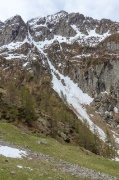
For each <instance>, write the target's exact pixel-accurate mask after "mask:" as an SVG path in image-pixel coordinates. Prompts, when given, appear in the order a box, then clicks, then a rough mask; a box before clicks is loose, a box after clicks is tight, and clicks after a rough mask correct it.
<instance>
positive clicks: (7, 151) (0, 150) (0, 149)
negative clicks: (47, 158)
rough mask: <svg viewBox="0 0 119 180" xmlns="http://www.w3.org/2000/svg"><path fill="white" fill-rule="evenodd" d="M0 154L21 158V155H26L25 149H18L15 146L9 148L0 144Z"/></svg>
mask: <svg viewBox="0 0 119 180" xmlns="http://www.w3.org/2000/svg"><path fill="white" fill-rule="evenodd" d="M0 155H3V156H5V157H10V158H22V156H26V155H27V153H26V151H23V150H19V149H16V148H11V147H8V146H0Z"/></svg>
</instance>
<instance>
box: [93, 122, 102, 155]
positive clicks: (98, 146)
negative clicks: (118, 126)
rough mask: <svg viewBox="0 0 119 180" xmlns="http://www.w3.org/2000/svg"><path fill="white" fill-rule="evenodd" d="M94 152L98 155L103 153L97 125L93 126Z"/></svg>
mask: <svg viewBox="0 0 119 180" xmlns="http://www.w3.org/2000/svg"><path fill="white" fill-rule="evenodd" d="M93 152H94V153H95V154H98V155H99V154H100V153H101V141H100V136H99V132H98V129H97V127H96V125H95V124H94V125H93Z"/></svg>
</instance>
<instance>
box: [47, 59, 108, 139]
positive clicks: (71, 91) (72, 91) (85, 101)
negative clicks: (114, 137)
mask: <svg viewBox="0 0 119 180" xmlns="http://www.w3.org/2000/svg"><path fill="white" fill-rule="evenodd" d="M48 64H49V66H50V69H51V74H52V84H53V89H54V90H55V91H56V92H57V93H58V94H59V96H60V97H61V96H62V95H61V94H63V95H64V96H65V97H66V100H67V103H68V104H69V105H70V106H72V109H74V112H75V114H76V115H77V116H78V118H79V119H81V120H84V119H85V120H87V122H88V123H89V125H90V130H91V131H92V132H93V130H94V123H93V122H92V121H91V119H90V117H89V115H88V114H87V112H86V109H85V107H84V105H90V103H91V102H92V101H93V98H91V97H90V96H89V95H88V94H86V93H83V91H82V90H81V89H80V88H79V87H78V85H77V84H75V83H74V82H73V81H72V80H71V79H70V78H69V77H68V76H66V77H65V76H64V75H62V74H61V73H60V72H59V71H58V70H56V69H55V67H54V66H53V65H52V64H51V62H50V60H48ZM56 74H57V75H58V76H59V77H60V80H59V79H58V78H57V77H56ZM62 80H63V81H64V84H65V86H64V85H63V84H62ZM95 126H96V125H95ZM96 127H97V129H98V132H99V135H100V138H101V139H102V140H103V141H105V133H104V131H103V130H102V129H101V128H99V127H98V126H96Z"/></svg>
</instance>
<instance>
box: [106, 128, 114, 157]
mask: <svg viewBox="0 0 119 180" xmlns="http://www.w3.org/2000/svg"><path fill="white" fill-rule="evenodd" d="M104 153H105V156H106V157H108V158H115V157H116V154H117V149H116V143H115V140H114V138H113V137H112V136H111V134H110V132H109V130H106V138H105V151H104Z"/></svg>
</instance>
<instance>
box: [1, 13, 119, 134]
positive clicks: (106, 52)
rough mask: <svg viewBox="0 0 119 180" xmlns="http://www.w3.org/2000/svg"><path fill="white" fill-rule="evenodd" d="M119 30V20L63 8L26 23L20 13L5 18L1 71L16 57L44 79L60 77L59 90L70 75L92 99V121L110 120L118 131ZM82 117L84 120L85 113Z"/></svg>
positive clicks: (25, 66)
mask: <svg viewBox="0 0 119 180" xmlns="http://www.w3.org/2000/svg"><path fill="white" fill-rule="evenodd" d="M118 32H119V23H117V22H113V21H111V20H108V19H102V20H100V21H99V20H96V19H93V18H91V17H85V16H84V15H83V14H80V13H71V14H68V13H67V12H65V11H61V12H59V13H56V14H54V15H49V16H47V17H38V18H34V19H31V20H29V21H28V22H27V23H25V22H24V21H23V20H22V18H21V17H20V16H18V15H16V16H14V17H12V18H11V19H8V20H6V21H5V22H4V23H3V22H1V21H0V46H1V47H0V56H1V70H2V71H4V70H5V69H6V68H7V69H10V67H9V66H7V65H5V63H6V62H7V61H8V62H9V61H10V60H14V61H15V60H17V61H19V62H20V63H21V65H22V68H26V69H27V71H28V72H29V73H30V74H32V75H33V74H34V73H35V74H36V73H37V74H38V77H39V78H40V76H43V75H44V74H45V73H48V75H49V76H50V77H51V75H52V77H54V79H55V81H58V80H59V82H58V83H61V84H60V85H62V86H63V87H62V88H61V86H59V84H58V86H59V88H61V89H60V90H59V92H60V91H63V92H65V91H64V88H68V87H67V85H66V83H67V82H68V83H69V81H67V80H66V78H65V77H66V76H68V77H69V78H70V80H72V81H71V82H72V83H74V84H75V83H77V85H78V87H79V88H81V90H82V91H83V92H84V93H88V94H89V95H90V96H91V97H92V98H93V102H92V104H91V105H90V107H91V108H92V109H93V111H91V112H94V114H93V115H92V116H94V117H95V118H91V116H90V120H91V121H95V122H96V117H97V116H98V119H100V120H99V121H100V122H101V121H102V122H107V123H108V124H110V126H111V128H115V129H114V130H116V132H119V129H118V127H119V118H118V109H119V73H118V72H119V35H118ZM33 63H35V64H36V66H34V68H33V66H32V64H33ZM6 64H8V63H6ZM60 80H61V82H60ZM52 81H53V80H52ZM72 88H73V87H72ZM54 89H56V87H55V85H54ZM56 91H58V90H56ZM67 91H71V89H70V90H69V89H67ZM67 91H66V92H67ZM72 93H74V92H72ZM59 95H60V93H59ZM64 95H66V96H67V94H64ZM73 96H74V94H73V95H72V97H73ZM78 96H80V94H79V95H78V94H77V95H75V99H76V98H78ZM67 99H68V97H67ZM69 102H70V101H69ZM79 103H80V102H79ZM69 104H70V103H69ZM81 104H82V103H81ZM87 104H88V103H87ZM70 108H71V109H73V111H74V112H76V114H78V115H79V114H80V112H79V111H78V110H77V109H76V107H74V105H71V104H70ZM82 108H83V107H82ZM85 108H86V107H85ZM89 113H90V112H89ZM96 113H97V114H98V115H97V114H96ZM91 114H92V113H91ZM88 115H89V114H88ZM88 115H86V116H85V117H86V119H87V120H89V116H88ZM80 117H81V118H82V119H85V117H84V116H83V115H81V114H80ZM92 119H94V120H92Z"/></svg>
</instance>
